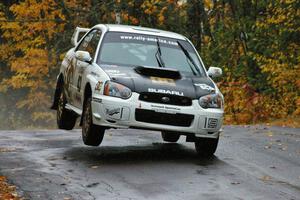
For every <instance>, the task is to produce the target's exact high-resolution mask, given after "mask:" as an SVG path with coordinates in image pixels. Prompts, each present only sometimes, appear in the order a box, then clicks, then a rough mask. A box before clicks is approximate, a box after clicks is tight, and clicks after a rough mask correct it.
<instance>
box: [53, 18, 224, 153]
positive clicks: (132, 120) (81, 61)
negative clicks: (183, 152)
mask: <svg viewBox="0 0 300 200" xmlns="http://www.w3.org/2000/svg"><path fill="white" fill-rule="evenodd" d="M80 34H84V36H83V37H80ZM72 43H73V45H74V47H73V48H71V49H70V50H69V51H68V52H67V54H66V56H65V58H64V60H63V61H62V65H61V68H60V72H59V75H58V77H57V86H56V90H55V94H54V102H53V105H52V109H55V110H57V124H58V127H59V128H61V129H67V130H70V129H72V128H73V127H74V125H75V122H76V119H77V118H78V117H80V125H81V126H82V138H83V142H84V143H85V144H86V145H92V146H98V145H99V144H100V143H101V141H102V139H103V136H104V132H105V130H106V129H109V128H139V129H149V130H158V131H161V133H162V138H163V140H164V141H167V142H176V141H177V140H178V139H179V137H180V136H181V135H185V136H186V141H187V142H195V147H196V150H197V152H198V154H199V155H202V156H211V155H213V154H214V152H215V151H216V148H217V145H218V140H219V134H220V130H221V126H222V123H223V113H224V109H223V106H224V100H223V95H222V94H221V92H220V90H219V89H218V87H217V86H216V84H215V83H214V82H213V81H212V79H211V78H213V77H218V76H220V75H221V74H222V70H221V69H220V68H216V67H210V68H209V70H208V71H206V69H205V67H204V64H203V62H202V60H201V58H200V56H199V55H198V53H197V51H196V49H195V48H194V46H193V45H192V43H191V42H190V41H189V40H188V39H187V38H186V37H184V36H182V35H179V34H176V33H173V32H167V31H162V30H157V29H150V28H143V27H137V26H124V25H105V24H99V25H96V26H94V27H93V28H91V29H86V28H76V30H75V33H74V35H73V37H72Z"/></svg>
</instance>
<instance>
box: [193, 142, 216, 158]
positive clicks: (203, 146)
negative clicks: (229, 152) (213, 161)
mask: <svg viewBox="0 0 300 200" xmlns="http://www.w3.org/2000/svg"><path fill="white" fill-rule="evenodd" d="M218 142H219V137H218V138H216V139H214V138H197V139H196V141H195V148H196V151H197V153H198V155H199V156H200V157H206V158H209V157H212V156H213V155H214V153H215V152H216V150H217V147H218Z"/></svg>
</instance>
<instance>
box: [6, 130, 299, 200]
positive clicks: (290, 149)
mask: <svg viewBox="0 0 300 200" xmlns="http://www.w3.org/2000/svg"><path fill="white" fill-rule="evenodd" d="M0 174H1V175H5V176H7V177H8V179H9V180H10V182H11V183H13V184H15V185H16V186H17V187H18V191H19V193H20V194H21V195H23V196H24V197H25V199H43V200H48V199H54V200H59V199H61V200H69V199H76V200H77V199H78V200H89V199H118V200H125V199H137V200H142V199H156V200H160V199H162V200H165V199H172V200H177V199H178V200H179V199H180V200H182V199H188V200H199V199H211V200H212V199H249V200H250V199H251V200H253V199H272V200H273V199H284V200H292V199H294V200H296V199H300V129H290V128H279V127H263V126H247V127H243V126H226V127H224V133H223V134H222V136H221V139H220V143H219V147H218V150H217V152H216V154H215V157H213V158H212V159H200V158H198V157H197V155H196V152H195V150H194V145H193V143H185V142H184V137H182V138H181V139H180V141H179V142H178V143H177V144H170V143H164V142H162V139H161V137H160V133H159V132H152V131H142V130H132V129H129V130H109V131H107V134H106V135H105V137H104V140H103V143H102V145H101V146H100V147H96V148H94V147H87V146H84V145H83V143H82V141H81V131H80V130H73V131H62V130H41V131H0Z"/></svg>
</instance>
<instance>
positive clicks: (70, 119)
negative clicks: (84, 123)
mask: <svg viewBox="0 0 300 200" xmlns="http://www.w3.org/2000/svg"><path fill="white" fill-rule="evenodd" d="M66 103H67V100H66V97H65V95H64V92H63V91H61V93H60V96H59V100H58V105H57V113H56V121H57V126H58V128H60V129H65V130H72V129H73V128H74V126H75V123H76V119H77V116H76V114H75V113H73V112H72V111H70V110H68V109H66V108H65V106H66Z"/></svg>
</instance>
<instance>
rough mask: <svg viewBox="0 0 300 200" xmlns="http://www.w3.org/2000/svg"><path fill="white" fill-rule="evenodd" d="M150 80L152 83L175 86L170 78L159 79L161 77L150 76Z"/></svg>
mask: <svg viewBox="0 0 300 200" xmlns="http://www.w3.org/2000/svg"><path fill="white" fill-rule="evenodd" d="M150 79H151V81H152V83H157V84H168V85H175V81H174V80H173V79H171V78H161V77H155V76H150Z"/></svg>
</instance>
